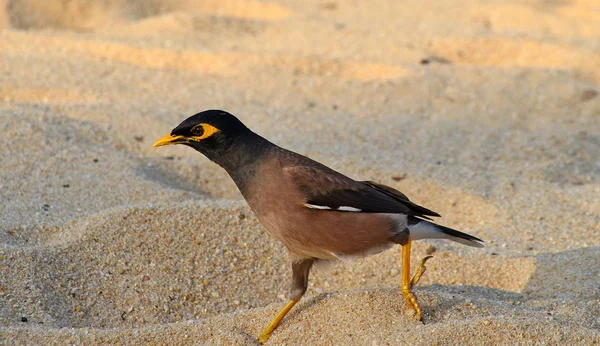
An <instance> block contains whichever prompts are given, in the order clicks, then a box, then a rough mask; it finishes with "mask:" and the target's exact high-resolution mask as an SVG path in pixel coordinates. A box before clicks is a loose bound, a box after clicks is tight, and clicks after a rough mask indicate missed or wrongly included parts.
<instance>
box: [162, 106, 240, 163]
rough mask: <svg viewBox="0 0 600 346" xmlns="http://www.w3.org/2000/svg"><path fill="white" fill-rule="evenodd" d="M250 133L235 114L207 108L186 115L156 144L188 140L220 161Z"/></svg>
mask: <svg viewBox="0 0 600 346" xmlns="http://www.w3.org/2000/svg"><path fill="white" fill-rule="evenodd" d="M248 134H252V132H251V131H250V130H249V129H248V128H247V127H246V126H245V125H244V124H243V123H242V122H241V121H239V120H238V118H236V117H235V116H233V115H232V114H229V113H227V112H225V111H221V110H207V111H204V112H200V113H198V114H194V115H192V116H191V117H189V118H187V119H185V120H184V121H183V122H182V123H181V124H179V125H178V126H177V127H176V128H174V129H173V130H172V131H171V132H170V133H169V134H167V135H165V136H164V137H162V138H161V139H159V140H158V141H156V143H154V146H155V147H160V146H163V145H170V144H184V145H187V146H190V147H192V148H194V149H196V150H197V151H199V152H201V153H202V154H204V155H205V156H206V157H208V158H209V159H211V160H212V161H216V162H218V161H219V158H220V157H222V156H223V154H224V153H225V152H226V151H227V150H228V149H229V148H230V147H231V145H232V144H233V143H234V142H235V141H236V140H239V139H241V138H243V137H245V136H246V135H248Z"/></svg>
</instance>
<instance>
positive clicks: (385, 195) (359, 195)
mask: <svg viewBox="0 0 600 346" xmlns="http://www.w3.org/2000/svg"><path fill="white" fill-rule="evenodd" d="M284 172H285V173H284V174H286V175H287V176H288V177H289V178H290V180H291V181H292V182H293V183H294V184H295V185H296V187H297V188H298V189H299V190H300V191H301V192H302V194H303V196H304V201H303V203H304V205H305V206H306V207H308V208H312V209H321V210H335V211H347V212H363V213H393V214H397V213H402V214H407V215H413V216H416V217H420V218H427V216H439V214H437V213H436V212H433V211H431V210H429V209H426V208H423V207H421V206H419V205H417V204H415V203H413V202H411V201H410V200H409V199H408V197H406V196H405V195H404V194H403V193H401V192H400V191H398V190H395V189H393V188H391V187H389V186H385V185H382V184H378V183H374V182H370V181H355V180H353V179H350V178H348V177H346V176H345V175H343V174H341V173H338V172H336V171H334V170H332V169H329V168H327V167H325V166H321V165H311V166H292V167H286V168H284Z"/></svg>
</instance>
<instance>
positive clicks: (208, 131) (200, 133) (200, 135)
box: [189, 123, 221, 141]
mask: <svg viewBox="0 0 600 346" xmlns="http://www.w3.org/2000/svg"><path fill="white" fill-rule="evenodd" d="M219 131H221V130H219V129H218V128H216V127H214V126H212V125H210V124H207V123H201V124H198V125H196V126H194V127H193V128H192V129H191V131H190V132H191V133H192V135H193V136H191V137H189V138H190V139H192V140H195V141H201V140H203V139H205V138H208V137H210V136H212V135H214V134H215V133H217V132H219Z"/></svg>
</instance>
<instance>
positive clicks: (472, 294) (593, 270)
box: [282, 247, 600, 328]
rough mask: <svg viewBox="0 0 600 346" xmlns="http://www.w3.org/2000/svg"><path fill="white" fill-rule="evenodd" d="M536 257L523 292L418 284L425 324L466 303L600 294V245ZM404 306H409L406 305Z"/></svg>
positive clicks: (511, 303)
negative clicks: (599, 278) (599, 281)
mask: <svg viewBox="0 0 600 346" xmlns="http://www.w3.org/2000/svg"><path fill="white" fill-rule="evenodd" d="M535 259H536V268H535V270H534V271H533V273H531V274H530V277H529V279H528V281H527V283H526V285H525V286H524V288H523V289H522V290H521V292H513V291H508V290H503V289H499V288H492V287H484V286H470V285H461V286H450V285H441V284H433V285H429V286H418V287H416V288H415V294H416V295H417V296H420V298H421V308H423V311H424V315H425V324H434V323H440V322H444V321H445V320H446V319H447V318H450V316H452V311H454V310H457V309H458V310H461V309H462V310H464V309H465V304H470V306H472V308H471V309H473V314H474V315H478V314H487V313H488V312H486V311H483V310H479V311H477V307H483V306H486V305H489V304H495V305H496V306H498V307H501V308H502V309H506V310H507V313H510V311H512V310H513V309H514V311H517V310H521V309H523V308H525V309H527V310H531V311H534V312H535V311H537V308H536V307H535V306H536V304H531V305H528V304H527V303H528V302H529V301H534V300H539V299H546V298H548V299H552V298H556V297H559V296H560V297H561V298H567V299H572V300H587V299H590V298H592V297H596V298H597V297H598V296H600V285H598V277H600V247H589V248H579V249H573V250H567V251H563V252H557V253H542V254H538V255H536V256H535ZM364 289H368V290H380V289H381V288H361V289H359V290H364ZM386 289H388V290H390V291H392V292H394V294H397V296H398V299H399V300H400V301H403V300H404V297H403V296H402V292H401V289H400V287H389V288H386ZM344 292H345V291H334V292H324V293H320V294H318V295H316V296H314V297H311V298H309V299H308V300H307V301H306V302H305V303H304V304H302V305H299V306H298V308H297V309H294V310H292V311H290V313H289V315H288V316H287V318H286V319H284V320H283V321H282V324H286V323H290V322H289V321H294V320H295V319H296V317H297V316H298V315H299V314H306V313H310V310H311V309H313V308H314V307H315V306H316V305H317V304H320V303H322V302H323V301H325V300H326V299H330V298H333V297H335V296H336V295H338V294H343V293H344ZM427 296H429V298H428V297H427ZM428 301H429V303H428ZM432 302H433V303H432ZM404 308H406V309H408V307H406V306H405V307H404ZM515 313H521V312H515ZM591 313H593V312H591ZM407 318H408V317H407ZM588 321H593V318H590V319H588ZM582 323H583V324H584V327H588V328H598V327H600V325H597V324H600V323H598V322H591V323H592V324H596V325H585V322H582ZM588 324H589V323H588Z"/></svg>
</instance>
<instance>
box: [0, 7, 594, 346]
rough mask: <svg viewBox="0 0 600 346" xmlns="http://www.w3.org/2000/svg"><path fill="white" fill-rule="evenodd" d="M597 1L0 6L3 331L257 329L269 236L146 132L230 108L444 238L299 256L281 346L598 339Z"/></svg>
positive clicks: (117, 335) (186, 152) (266, 313)
mask: <svg viewBox="0 0 600 346" xmlns="http://www.w3.org/2000/svg"><path fill="white" fill-rule="evenodd" d="M599 22H600V7H599V5H598V2H597V1H593V0H580V1H562V2H556V1H548V2H534V1H515V0H510V1H494V0H492V1H456V0H451V1H444V2H441V1H425V2H423V1H410V2H399V1H381V2H378V3H377V4H376V5H375V4H373V3H370V2H342V1H316V0H309V1H303V2H296V1H288V0H285V1H279V2H267V1H258V0H227V1H217V0H207V1H197V2H195V1H191V0H187V1H186V0H179V1H177V0H173V1H168V0H153V1H142V0H138V1H125V0H106V1H91V0H73V1H60V0H49V1H42V0H11V1H7V0H3V1H0V117H1V121H0V133H1V134H2V135H0V157H2V159H1V162H2V164H1V165H0V205H1V207H0V344H4V345H33V344H61V345H62V344H78V345H90V344H126V345H148V344H153V345H188V344H206V345H213V344H222V345H233V344H239V345H253V344H256V341H255V340H256V339H255V338H256V336H257V335H258V334H259V333H260V331H261V330H262V328H263V327H264V326H265V325H266V324H267V323H268V322H269V320H270V319H271V318H272V317H273V316H274V314H275V313H276V312H277V311H278V309H279V308H280V307H281V306H282V305H283V304H284V302H285V301H286V298H285V295H286V293H287V287H288V284H289V281H288V280H289V278H290V271H291V270H290V267H289V264H288V262H287V258H286V253H285V249H284V248H283V247H282V245H281V244H280V243H278V242H277V241H275V240H274V239H273V238H271V237H270V236H269V234H268V233H267V232H266V231H265V230H264V229H263V228H262V226H261V225H260V223H259V222H258V220H257V219H256V218H255V217H254V215H253V214H252V212H251V211H250V210H249V208H248V207H247V206H246V204H245V202H244V201H243V200H242V198H241V195H240V194H239V192H238V191H237V189H236V187H235V186H234V184H233V183H232V182H231V181H230V179H229V178H228V176H227V175H226V173H225V172H224V171H223V170H221V169H220V168H219V167H217V166H216V165H214V164H213V163H211V162H209V161H208V160H207V159H206V158H204V157H203V156H201V155H200V154H198V153H196V152H194V151H193V150H190V149H188V148H185V147H165V148H160V149H156V148H153V147H152V143H153V142H154V141H155V140H156V139H158V138H159V137H161V136H162V135H164V134H165V133H167V132H168V131H170V129H171V128H173V127H174V126H176V125H177V124H178V123H179V122H180V121H181V120H183V119H185V118H186V117H187V116H189V115H191V114H193V113H196V112H198V111H201V110H204V109H210V108H221V109H225V110H228V111H230V112H232V113H234V114H236V115H238V116H239V117H240V119H242V120H243V121H244V122H245V123H246V124H248V125H249V126H250V127H251V128H252V129H254V130H255V131H256V132H258V133H259V134H261V135H263V136H265V137H267V138H269V139H270V140H272V141H273V142H275V143H277V144H279V145H281V146H284V147H286V148H289V149H292V150H294V151H297V152H300V153H303V154H306V155H309V156H310V157H312V158H314V159H317V160H319V161H322V162H324V163H325V164H327V165H329V166H331V167H333V168H335V169H337V170H340V171H342V172H344V173H345V174H347V175H349V176H351V177H354V178H356V179H361V180H376V181H379V182H381V183H384V184H388V185H390V186H392V187H394V188H398V189H400V190H402V191H403V192H405V193H406V194H407V195H408V196H409V197H410V198H411V199H412V200H414V201H415V202H417V203H419V204H422V205H424V206H426V207H428V208H431V209H433V210H435V211H437V212H439V213H440V214H442V216H443V218H442V219H440V220H439V222H440V223H442V224H445V225H449V226H452V227H454V228H457V229H460V230H463V231H465V232H468V233H470V234H473V235H476V236H478V237H480V238H482V239H484V240H485V245H486V247H485V248H484V249H476V248H468V247H464V246H462V245H460V244H455V243H448V242H443V241H421V242H417V243H415V244H414V246H413V263H414V264H416V263H417V261H418V260H419V259H420V258H421V257H422V256H425V255H426V254H427V253H433V255H434V258H433V259H432V260H431V261H430V262H429V264H428V270H427V272H426V273H425V275H424V276H423V279H422V281H421V283H420V284H419V286H418V287H417V288H416V289H415V294H416V296H417V297H418V299H419V300H420V302H421V307H422V308H423V310H424V315H425V321H426V323H425V324H420V323H417V322H415V321H414V320H413V318H412V313H411V311H410V310H408V309H407V307H406V303H405V301H404V299H403V297H402V296H401V292H400V289H399V284H400V273H401V267H400V262H401V258H400V249H399V248H394V249H392V250H389V251H387V252H385V253H382V254H379V255H376V256H373V257H370V258H367V259H362V260H359V261H356V262H353V263H339V264H336V265H335V266H333V267H331V268H329V269H318V270H315V271H314V272H313V273H312V275H311V280H310V285H309V289H308V292H307V294H306V296H305V297H304V299H303V300H302V301H301V303H300V304H298V306H297V307H296V308H294V310H293V311H292V312H291V313H290V314H289V315H288V316H287V317H286V318H285V319H284V321H283V323H282V324H281V326H280V327H279V328H278V329H277V330H276V331H275V333H274V334H273V336H272V339H271V340H270V344H273V345H280V344H286V345H300V344H303V345H402V344H406V345H431V344H440V345H443V344H464V345H483V344H486V345H489V344H556V345H559V344H560V345H567V344H580V345H591V344H600V279H599V278H600V198H598V196H600V72H599V71H600V25H598V23H599Z"/></svg>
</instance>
